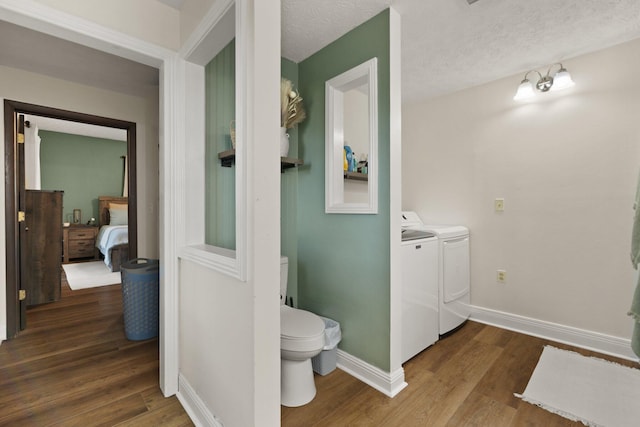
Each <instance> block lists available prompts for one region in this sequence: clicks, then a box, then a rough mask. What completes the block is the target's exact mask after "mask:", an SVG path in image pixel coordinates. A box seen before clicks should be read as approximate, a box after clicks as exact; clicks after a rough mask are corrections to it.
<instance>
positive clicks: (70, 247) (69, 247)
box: [62, 224, 99, 263]
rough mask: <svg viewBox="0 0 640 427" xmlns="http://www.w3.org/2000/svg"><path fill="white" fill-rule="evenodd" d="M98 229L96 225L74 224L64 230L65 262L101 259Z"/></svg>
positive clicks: (63, 247)
mask: <svg viewBox="0 0 640 427" xmlns="http://www.w3.org/2000/svg"><path fill="white" fill-rule="evenodd" d="M97 236H98V227H96V226H95V225H81V224H77V225H76V224H72V225H70V226H69V227H64V228H63V229H62V253H63V262H64V263H68V262H69V260H71V259H76V258H93V259H98V258H99V251H98V248H96V237H97Z"/></svg>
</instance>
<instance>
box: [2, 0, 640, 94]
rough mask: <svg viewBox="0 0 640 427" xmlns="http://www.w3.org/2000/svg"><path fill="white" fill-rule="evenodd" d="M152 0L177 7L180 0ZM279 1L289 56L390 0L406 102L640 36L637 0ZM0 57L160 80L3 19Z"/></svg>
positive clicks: (95, 78) (296, 57) (141, 84)
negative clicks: (396, 16)
mask: <svg viewBox="0 0 640 427" xmlns="http://www.w3.org/2000/svg"><path fill="white" fill-rule="evenodd" d="M158 1H161V2H163V3H164V4H168V5H170V6H171V7H175V8H177V9H178V10H179V9H180V8H181V7H182V5H183V4H184V3H185V0H158ZM200 1H209V2H211V3H214V2H215V1H219V0H200ZM281 1H282V54H283V56H284V57H286V58H289V59H291V60H293V61H295V62H299V61H301V60H303V59H305V58H307V57H308V56H310V55H311V54H313V53H315V52H316V51H318V50H319V49H321V48H322V47H324V46H326V45H327V44H329V43H330V42H332V41H333V40H335V39H337V38H338V37H340V36H342V35H343V34H345V33H347V32H348V31H350V30H351V29H353V28H354V27H356V26H358V25H359V24H361V23H363V22H365V21H366V20H368V19H369V18H371V17H373V16H374V15H376V14H377V13H379V12H380V11H382V10H384V9H385V8H387V7H389V6H393V7H394V8H395V9H396V10H397V11H398V12H399V13H400V15H401V17H402V98H403V102H414V101H418V100H421V99H425V98H432V97H435V96H439V95H443V94H446V93H451V92H454V91H457V90H461V89H464V88H468V87H472V86H476V85H479V84H483V83H487V82H490V81H493V80H496V79H500V78H503V77H506V76H511V75H514V74H519V73H521V72H522V73H524V72H525V71H527V70H529V69H532V68H535V69H538V70H540V71H544V70H546V68H547V67H548V66H549V65H550V64H552V63H554V62H558V61H562V60H566V59H568V58H571V57H574V56H576V55H580V54H583V53H587V52H591V51H594V50H598V49H602V48H605V47H608V46H612V45H615V44H618V43H621V42H624V41H628V40H631V39H634V38H638V37H640V0H563V1H559V0H478V1H477V2H475V3H473V4H471V5H469V4H468V3H467V0H281ZM16 40H20V43H19V44H17V43H15V41H16ZM78 58H82V60H81V61H79V60H78ZM0 65H8V66H13V67H16V68H22V69H25V70H28V71H34V72H40V73H43V74H48V75H51V76H53V77H58V78H65V79H68V80H73V81H77V82H79V83H83V84H87V85H93V86H98V87H102V88H105V89H111V90H116V91H120V92H125V93H132V94H142V93H148V92H147V91H148V90H149V89H151V90H154V89H153V88H154V87H155V90H157V84H158V73H157V70H155V69H153V68H151V67H146V66H144V65H141V64H136V63H133V62H131V61H127V60H124V59H122V58H118V57H115V56H112V55H107V54H104V53H101V52H97V51H94V50H91V49H89V48H86V47H84V46H79V45H74V44H72V43H68V42H64V41H62V40H60V39H55V38H53V37H48V36H45V35H43V34H38V33H35V32H31V31H28V30H25V29H24V28H19V27H16V26H14V25H12V24H9V23H6V22H2V21H0ZM569 71H571V69H569ZM516 80H518V81H519V78H518V79H516ZM518 81H516V82H514V85H516V84H517V83H518Z"/></svg>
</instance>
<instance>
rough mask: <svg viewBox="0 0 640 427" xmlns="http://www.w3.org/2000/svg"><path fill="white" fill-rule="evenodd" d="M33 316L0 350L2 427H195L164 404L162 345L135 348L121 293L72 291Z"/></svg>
mask: <svg viewBox="0 0 640 427" xmlns="http://www.w3.org/2000/svg"><path fill="white" fill-rule="evenodd" d="M62 274H63V280H62V299H61V300H60V301H58V302H55V303H51V304H43V305H40V306H36V307H33V308H31V309H29V310H28V314H27V322H28V325H27V329H26V330H25V331H23V332H22V333H21V334H20V336H19V337H18V338H16V339H14V340H11V341H5V342H3V343H2V345H1V346H0V426H113V425H118V426H160V425H163V426H190V425H193V424H192V422H191V420H190V419H189V417H188V416H187V414H186V413H185V411H184V409H183V408H182V406H181V405H180V403H179V402H178V400H177V399H176V398H175V397H171V398H164V397H163V396H162V393H161V391H160V387H159V386H158V384H159V379H158V373H159V366H158V341H157V339H153V340H147V341H128V340H127V339H126V337H125V335H124V325H123V317H122V296H121V290H120V285H114V286H103V287H99V288H92V289H83V290H78V291H72V290H71V289H70V288H69V286H68V285H67V282H66V278H64V271H63V273H62Z"/></svg>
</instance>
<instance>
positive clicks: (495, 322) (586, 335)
mask: <svg viewBox="0 0 640 427" xmlns="http://www.w3.org/2000/svg"><path fill="white" fill-rule="evenodd" d="M471 320H475V321H476V322H480V323H485V324H487V325H492V326H496V327H498V328H503V329H508V330H511V331H515V332H520V333H523V334H526V335H532V336H534V337H538V338H544V339H548V340H551V341H557V342H561V343H563V344H569V345H573V346H576V347H580V348H585V349H587V350H592V351H597V352H599V353H603V354H608V355H610V356H615V357H620V358H622V359H627V360H634V361H637V360H638V357H637V356H636V355H635V354H634V353H633V350H631V340H629V339H624V338H618V337H614V336H611V335H606V334H601V333H599V332H592V331H587V330H584V329H579V328H574V327H572V326H565V325H560V324H558V323H552V322H547V321H544V320H538V319H533V318H530V317H524V316H519V315H517V314H511V313H505V312H502V311H497V310H491V309H488V308H482V307H477V306H471Z"/></svg>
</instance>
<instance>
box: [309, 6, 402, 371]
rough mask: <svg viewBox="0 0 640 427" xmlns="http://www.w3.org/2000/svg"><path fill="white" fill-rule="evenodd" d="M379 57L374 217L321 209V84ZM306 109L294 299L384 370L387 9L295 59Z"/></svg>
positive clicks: (387, 282)
mask: <svg viewBox="0 0 640 427" xmlns="http://www.w3.org/2000/svg"><path fill="white" fill-rule="evenodd" d="M373 57H377V58H378V97H379V98H378V109H379V111H378V144H379V147H378V150H379V151H378V153H379V165H378V167H379V178H378V179H379V183H378V189H379V190H378V191H379V193H378V196H379V208H378V211H379V212H378V214H376V215H346V214H325V213H324V200H325V194H324V168H325V161H324V141H325V120H324V118H325V110H324V109H325V102H324V98H325V93H324V92H325V81H326V80H329V79H331V78H332V77H335V76H337V75H338V74H341V73H342V72H344V71H346V70H348V69H350V68H353V67H354V66H356V65H359V64H361V63H363V62H365V61H366V60H368V59H370V58H373ZM299 85H300V91H301V93H302V96H303V97H304V99H305V107H306V108H307V116H308V118H307V120H306V121H305V122H304V123H302V124H301V125H300V130H299V131H300V136H299V146H298V150H299V154H300V157H301V158H303V159H304V162H305V165H304V166H303V167H301V168H299V171H298V209H297V214H298V219H297V227H298V230H297V234H298V298H299V303H300V307H302V308H305V309H308V310H310V311H313V312H315V313H317V314H320V315H323V316H326V317H329V318H332V319H335V320H337V321H339V322H340V324H341V326H342V329H343V334H342V337H343V338H342V342H341V343H340V345H339V346H340V348H341V349H343V350H345V351H346V352H348V353H350V354H352V355H354V356H356V357H358V358H360V359H362V360H364V361H366V362H368V363H370V364H372V365H374V366H377V367H379V368H381V369H383V370H385V371H388V370H389V366H390V361H389V353H390V350H389V342H390V339H389V336H390V320H389V319H390V314H389V304H390V302H389V294H390V261H389V251H390V237H389V222H390V217H389V139H390V136H389V135H390V131H389V11H388V10H386V11H384V12H382V13H380V14H379V15H377V16H375V17H374V18H372V19H371V20H369V21H367V22H366V23H364V24H362V25H361V26H359V27H357V28H355V29H354V30H352V31H351V32H349V33H347V34H346V35H344V36H343V37H341V38H340V39H338V40H336V41H335V42H333V43H331V44H330V45H328V46H327V47H325V48H323V49H322V50H320V51H318V52H317V53H315V54H314V55H312V56H311V57H309V58H308V59H306V60H304V61H302V62H301V63H300V64H299Z"/></svg>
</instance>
